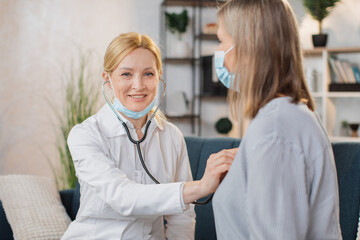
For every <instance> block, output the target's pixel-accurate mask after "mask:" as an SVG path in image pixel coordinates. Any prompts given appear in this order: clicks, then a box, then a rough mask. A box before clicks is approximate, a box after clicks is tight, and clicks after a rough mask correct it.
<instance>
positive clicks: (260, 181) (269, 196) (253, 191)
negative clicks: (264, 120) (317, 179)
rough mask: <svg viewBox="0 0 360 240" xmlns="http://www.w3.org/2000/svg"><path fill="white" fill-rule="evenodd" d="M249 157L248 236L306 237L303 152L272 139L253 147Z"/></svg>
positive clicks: (260, 237)
mask: <svg viewBox="0 0 360 240" xmlns="http://www.w3.org/2000/svg"><path fill="white" fill-rule="evenodd" d="M248 159H249V161H248V178H247V179H248V182H247V191H248V194H247V199H246V201H247V206H248V209H247V211H248V214H249V216H250V217H249V232H250V239H305V238H306V233H307V228H308V226H307V223H308V217H309V199H308V193H307V187H306V166H305V159H304V155H303V153H302V151H301V150H300V149H298V148H297V147H296V146H294V145H292V144H291V143H288V142H285V141H284V140H281V139H276V138H273V139H269V140H268V141H266V142H263V144H261V145H260V144H259V145H257V147H254V149H253V150H252V151H251V152H250V154H249V156H248Z"/></svg>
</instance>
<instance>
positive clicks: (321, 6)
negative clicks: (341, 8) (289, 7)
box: [303, 0, 340, 47]
mask: <svg viewBox="0 0 360 240" xmlns="http://www.w3.org/2000/svg"><path fill="white" fill-rule="evenodd" d="M337 2H340V0H304V2H303V3H304V7H305V9H306V10H307V12H308V13H309V14H310V15H311V17H312V18H314V19H315V20H316V21H318V23H319V33H318V34H313V35H312V41H313V45H314V47H325V46H326V42H327V34H324V33H323V31H322V22H323V20H324V19H325V18H326V17H327V16H328V15H329V14H330V12H331V10H332V9H333V8H334V7H335V6H336V3H337Z"/></svg>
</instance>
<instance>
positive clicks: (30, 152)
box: [0, 0, 360, 176]
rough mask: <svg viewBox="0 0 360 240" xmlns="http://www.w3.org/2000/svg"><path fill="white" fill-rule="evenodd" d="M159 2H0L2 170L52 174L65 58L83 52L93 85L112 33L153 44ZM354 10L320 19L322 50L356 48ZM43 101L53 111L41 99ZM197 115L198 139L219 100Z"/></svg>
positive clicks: (304, 24) (221, 112)
mask: <svg viewBox="0 0 360 240" xmlns="http://www.w3.org/2000/svg"><path fill="white" fill-rule="evenodd" d="M289 2H290V3H291V4H292V6H293V7H294V10H295V12H296V16H297V19H298V21H299V26H300V33H301V40H302V43H303V46H304V48H310V47H311V40H310V38H311V37H310V35H311V34H312V33H314V32H316V31H317V25H316V22H314V21H313V20H312V19H311V18H310V17H309V16H307V15H306V14H305V12H304V9H303V7H302V1H301V0H290V1H289ZM160 3H161V0H132V1H129V0H107V1H98V0H76V1H74V0H62V1H55V0H32V1H27V0H2V1H0V39H1V40H0V41H1V44H0V52H1V55H0V74H1V78H0V172H1V173H2V174H7V173H22V174H36V175H44V176H52V173H51V170H50V167H49V163H48V158H49V159H50V161H52V162H53V163H54V164H55V165H56V164H57V162H58V161H57V158H56V149H55V141H56V138H55V134H54V127H53V122H54V121H55V120H56V118H54V111H59V109H60V108H61V102H62V100H61V98H60V97H61V93H62V91H63V86H64V80H63V75H64V73H65V72H66V71H67V70H68V69H69V66H70V63H71V61H72V60H73V61H75V62H76V59H77V57H78V52H79V49H81V50H83V51H87V50H91V51H92V52H93V55H92V56H93V61H92V64H93V68H92V70H93V75H94V81H99V82H100V81H101V78H100V73H101V64H102V57H103V54H104V52H105V49H106V47H107V45H108V44H109V42H110V41H111V40H112V39H113V38H114V37H115V36H116V35H117V34H119V33H120V32H127V31H138V32H142V33H146V34H148V35H150V36H151V37H152V38H154V39H155V41H156V42H158V43H160V41H159V40H160V39H159V32H160V29H159V26H160ZM358 9H360V2H359V1H358V0H343V2H342V3H341V4H339V6H338V7H337V8H336V9H335V10H334V11H333V13H332V14H331V15H330V16H329V18H328V19H326V20H325V21H324V29H325V32H327V33H329V34H330V36H329V44H328V46H329V47H342V46H358V45H360V15H359V14H358ZM212 17H214V15H212V16H211V18H212ZM214 20H215V19H214ZM161 45H162V44H161ZM213 49H214V47H212V48H209V49H207V52H209V53H211V51H212V50H213ZM179 71H181V70H179ZM184 76H185V77H186V76H187V75H186V74H182V73H181V72H180V74H176V75H172V76H166V78H167V79H166V80H167V81H168V83H169V89H168V90H169V92H168V93H171V91H173V90H174V88H176V87H177V85H179V84H180V85H181V84H182V83H183V77H184ZM99 87H100V85H99ZM171 87H172V89H171ZM168 95H169V94H168ZM49 98H50V99H51V101H53V102H54V104H55V106H56V107H55V109H51V108H50V107H49V105H48V104H47V103H46V99H49ZM214 106H216V108H215V107H214ZM202 113H203V129H202V133H203V136H216V132H215V130H214V128H213V127H212V126H213V124H214V122H215V120H216V119H218V118H220V117H223V116H226V115H227V114H228V110H227V106H226V103H225V101H223V100H216V101H215V102H211V101H207V102H206V103H204V105H203V111H202ZM179 126H180V127H181V129H182V130H183V132H184V135H191V131H190V128H189V127H188V124H186V123H182V124H181V123H179Z"/></svg>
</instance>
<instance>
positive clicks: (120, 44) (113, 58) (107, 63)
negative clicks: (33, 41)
mask: <svg viewBox="0 0 360 240" xmlns="http://www.w3.org/2000/svg"><path fill="white" fill-rule="evenodd" d="M138 48H143V49H147V50H149V51H150V52H152V53H153V54H154V56H155V61H156V67H157V69H156V70H157V72H158V74H159V78H161V74H162V61H161V52H160V49H159V47H158V46H157V45H156V44H155V42H154V41H153V40H152V39H151V38H150V37H149V36H147V35H142V34H139V33H136V32H129V33H123V34H120V35H119V36H117V37H116V38H114V39H113V40H112V41H111V43H110V44H109V46H108V47H107V49H106V52H105V56H104V71H105V72H107V73H111V72H112V71H114V70H115V69H116V67H117V66H118V65H119V63H120V62H121V61H122V60H123V59H124V58H125V57H126V56H127V55H128V54H129V53H131V52H132V51H134V50H135V49H138ZM159 80H160V79H159ZM155 109H156V106H154V108H153V109H152V110H151V113H153V112H154V111H155ZM155 117H156V118H157V120H160V119H163V120H166V117H165V115H164V114H163V113H162V112H161V111H160V110H158V111H157V113H156V115H155Z"/></svg>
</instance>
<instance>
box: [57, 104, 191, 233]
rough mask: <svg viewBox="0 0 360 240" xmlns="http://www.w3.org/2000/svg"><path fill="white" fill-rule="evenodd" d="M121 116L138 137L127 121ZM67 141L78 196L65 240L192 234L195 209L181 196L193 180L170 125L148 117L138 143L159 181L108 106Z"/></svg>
mask: <svg viewBox="0 0 360 240" xmlns="http://www.w3.org/2000/svg"><path fill="white" fill-rule="evenodd" d="M123 120H124V121H125V122H126V123H127V125H128V126H129V130H130V133H131V135H132V137H133V138H134V139H137V135H136V133H135V130H134V129H133V128H131V127H132V124H131V122H129V121H127V120H126V119H125V118H123ZM143 132H144V128H143ZM68 144H69V148H70V152H71V155H72V157H73V161H74V165H75V169H76V175H77V177H78V180H79V183H80V186H81V188H80V193H81V197H80V208H79V211H78V214H77V216H76V219H75V220H74V221H73V222H72V223H71V224H70V226H69V228H68V229H67V231H66V232H65V234H64V236H63V237H62V239H63V240H65V239H72V240H74V239H87V240H88V239H101V240H111V239H156V240H157V239H165V236H166V238H167V239H169V240H172V239H181V240H185V239H194V226H195V212H194V208H193V206H191V205H190V206H189V205H185V204H184V202H183V199H182V188H183V183H184V182H187V181H191V180H192V176H191V170H190V166H189V159H188V155H187V149H186V145H185V141H184V138H183V136H182V134H181V132H180V131H179V130H178V129H177V128H176V127H175V126H174V125H173V124H171V123H169V122H167V121H158V120H156V119H154V120H152V123H151V125H150V127H149V130H148V133H147V137H146V139H145V141H144V142H142V143H141V144H140V146H141V151H142V155H143V156H144V161H145V163H146V165H147V168H148V170H149V171H150V173H152V175H153V176H154V177H155V178H156V179H157V180H158V181H159V182H160V183H161V184H159V185H156V184H154V183H153V181H152V180H151V179H150V178H149V177H148V176H147V175H146V173H145V171H144V170H143V168H142V166H141V163H140V160H139V158H138V153H137V151H136V146H135V145H134V144H133V143H131V142H130V141H129V139H128V137H127V135H126V132H125V129H124V127H123V126H122V125H121V123H120V122H119V120H118V119H117V118H116V116H115V115H114V113H113V112H112V111H111V109H110V107H109V106H107V105H105V106H103V107H102V108H101V110H100V111H99V112H98V113H97V114H95V115H94V116H92V117H90V118H88V119H87V120H86V121H84V122H83V123H81V124H78V125H76V126H75V127H74V128H73V129H72V130H71V132H70V134H69V137H68ZM163 216H164V218H165V219H166V221H167V225H166V229H165V227H164V224H163Z"/></svg>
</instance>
